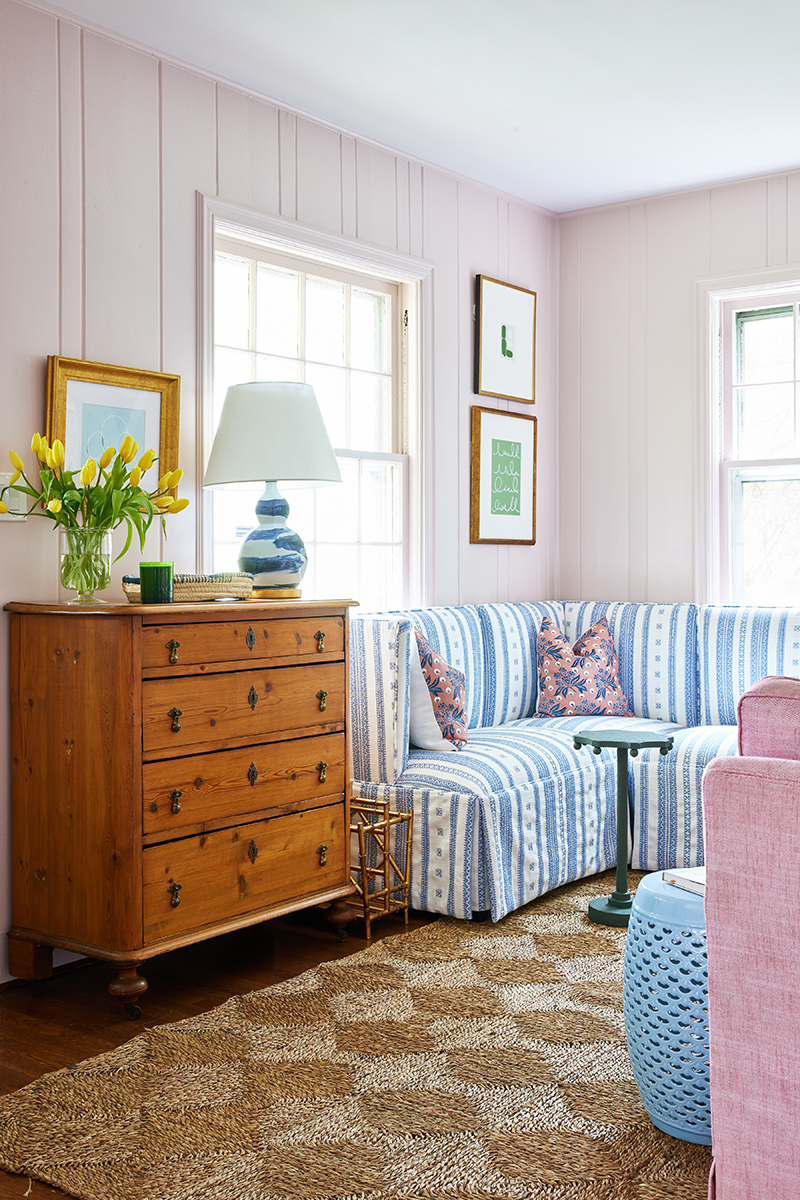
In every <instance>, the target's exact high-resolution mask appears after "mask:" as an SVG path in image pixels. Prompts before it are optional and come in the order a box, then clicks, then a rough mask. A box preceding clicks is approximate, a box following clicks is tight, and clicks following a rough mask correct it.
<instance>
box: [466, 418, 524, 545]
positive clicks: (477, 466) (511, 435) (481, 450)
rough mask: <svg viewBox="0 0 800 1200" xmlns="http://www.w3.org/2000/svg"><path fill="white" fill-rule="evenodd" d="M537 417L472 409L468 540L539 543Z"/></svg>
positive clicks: (481, 542)
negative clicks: (537, 521) (537, 535)
mask: <svg viewBox="0 0 800 1200" xmlns="http://www.w3.org/2000/svg"><path fill="white" fill-rule="evenodd" d="M536 426H537V419H536V417H529V416H528V415H527V413H511V412H500V411H499V410H498V409H495V408H480V407H479V406H478V405H477V404H474V405H473V406H472V436H471V463H470V483H471V486H470V508H469V540H470V542H472V543H477V544H496V545H508V546H533V545H534V544H535V542H536Z"/></svg>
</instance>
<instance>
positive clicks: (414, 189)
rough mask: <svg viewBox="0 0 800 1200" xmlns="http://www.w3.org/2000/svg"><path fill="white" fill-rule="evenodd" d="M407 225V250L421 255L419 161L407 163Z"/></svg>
mask: <svg viewBox="0 0 800 1200" xmlns="http://www.w3.org/2000/svg"><path fill="white" fill-rule="evenodd" d="M408 185H409V186H408V226H409V251H410V253H411V254H413V255H415V256H416V257H417V258H421V257H422V203H423V202H422V167H421V165H420V164H419V163H415V162H412V163H409V164H408Z"/></svg>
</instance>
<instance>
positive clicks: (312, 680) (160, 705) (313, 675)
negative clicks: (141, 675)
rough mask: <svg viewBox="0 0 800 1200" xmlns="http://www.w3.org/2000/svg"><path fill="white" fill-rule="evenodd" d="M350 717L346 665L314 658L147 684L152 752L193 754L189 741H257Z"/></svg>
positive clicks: (146, 725) (145, 716) (147, 739)
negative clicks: (188, 749)
mask: <svg viewBox="0 0 800 1200" xmlns="http://www.w3.org/2000/svg"><path fill="white" fill-rule="evenodd" d="M343 721H344V665H343V664H342V663H335V662H331V663H313V664H309V665H308V666H299V667H276V668H272V669H269V668H268V669H263V670H257V671H236V672H231V673H228V674H224V673H223V674H220V675H208V676H197V675H189V676H185V677H183V678H179V679H146V680H145V681H144V682H143V684H142V741H143V746H144V752H145V754H148V753H153V752H156V751H164V752H165V753H167V754H185V753H186V747H194V746H197V745H201V744H203V743H218V742H221V741H226V740H228V739H236V740H237V741H238V742H239V743H240V744H241V742H242V740H243V739H245V738H246V739H248V740H251V741H257V740H259V739H260V738H262V737H264V736H266V735H268V734H270V733H277V732H280V731H283V730H290V729H306V728H311V727H313V726H315V725H333V724H340V723H341V722H343Z"/></svg>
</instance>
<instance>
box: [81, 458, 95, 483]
mask: <svg viewBox="0 0 800 1200" xmlns="http://www.w3.org/2000/svg"><path fill="white" fill-rule="evenodd" d="M96 471H97V463H96V462H95V461H94V459H93V458H87V460H86V462H85V463H84V464H83V467H82V468H81V483H82V484H83V486H84V487H88V486H89V484H90V483H91V482H92V480H93V479H94V477H95V473H96Z"/></svg>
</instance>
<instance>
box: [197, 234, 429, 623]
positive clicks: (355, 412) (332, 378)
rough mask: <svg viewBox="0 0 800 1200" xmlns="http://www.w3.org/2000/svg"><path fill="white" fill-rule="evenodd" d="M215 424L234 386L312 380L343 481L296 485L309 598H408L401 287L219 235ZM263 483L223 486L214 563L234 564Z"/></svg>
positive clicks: (383, 602) (294, 519) (383, 604)
mask: <svg viewBox="0 0 800 1200" xmlns="http://www.w3.org/2000/svg"><path fill="white" fill-rule="evenodd" d="M214 294H215V346H214V384H213V400H212V431H213V430H216V426H217V424H218V422H219V416H220V412H221V410H222V403H223V400H224V398H225V393H226V391H227V389H228V387H229V386H230V385H231V384H232V383H241V382H247V381H249V380H295V381H297V382H306V383H310V384H311V386H312V387H313V388H314V391H315V393H316V396H317V400H318V401H319V405H320V410H321V412H322V415H323V419H324V420H325V424H326V427H327V429H328V434H329V436H330V438H331V442H332V444H333V446H334V449H335V451H336V454H337V459H338V460H339V466H340V469H341V471H342V478H343V480H344V484H343V486H340V485H333V486H331V487H323V488H314V489H308V488H306V489H295V488H291V489H289V488H288V487H287V489H286V492H287V499H288V500H289V503H290V506H291V514H290V517H289V524H290V526H291V527H292V528H294V529H296V530H297V532H298V533H299V534H300V536H301V537H302V538H303V540H304V541H305V543H306V546H307V549H308V555H309V565H308V569H307V572H306V575H305V578H304V580H303V585H302V586H303V595H304V596H305V597H306V598H307V599H312V598H315V597H320V598H321V597H342V598H343V597H348V596H352V597H354V598H355V599H357V600H359V601H360V603H361V604H362V605H363V606H364V607H367V608H374V609H379V608H389V607H396V606H399V605H402V604H403V603H404V602H405V593H406V577H407V550H406V539H405V528H406V524H407V519H406V508H407V455H406V454H405V453H403V450H404V447H403V446H402V444H401V443H400V437H401V431H402V428H403V422H402V414H401V413H400V411H399V405H400V396H401V393H402V389H401V388H400V387H399V386H398V366H399V360H400V355H399V354H398V353H397V344H396V343H397V342H398V341H399V338H398V337H397V336H396V331H399V320H398V317H399V313H398V309H399V288H398V286H397V285H396V284H394V283H393V282H391V281H388V280H375V279H373V278H371V277H365V276H361V275H358V274H356V273H348V272H344V271H341V270H338V269H335V268H329V267H328V266H326V265H325V266H323V265H322V264H313V265H311V264H309V263H304V262H300V261H292V260H288V259H284V258H283V257H282V256H279V255H273V254H272V253H271V252H269V251H266V250H262V249H261V248H260V247H255V246H252V247H251V246H247V247H245V246H242V245H241V244H240V243H238V242H235V243H227V242H225V241H224V240H223V239H218V240H217V249H216V254H215V287H214ZM262 490H263V489H261V488H250V487H246V486H241V487H239V488H236V489H234V488H231V489H230V490H217V491H216V492H215V494H214V499H213V506H214V507H213V519H212V530H213V534H212V544H213V550H212V553H213V569H214V570H231V569H235V566H236V557H237V555H238V548H239V544H240V542H241V540H242V538H243V537H244V536H245V534H246V532H247V530H248V529H249V528H251V526H252V524H253V523H254V521H255V518H253V521H252V522H250V523H249V524H246V522H248V521H249V512H252V510H253V509H254V507H255V502H256V500H257V498H258V496H259V495H260V494H261V491H262Z"/></svg>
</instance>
